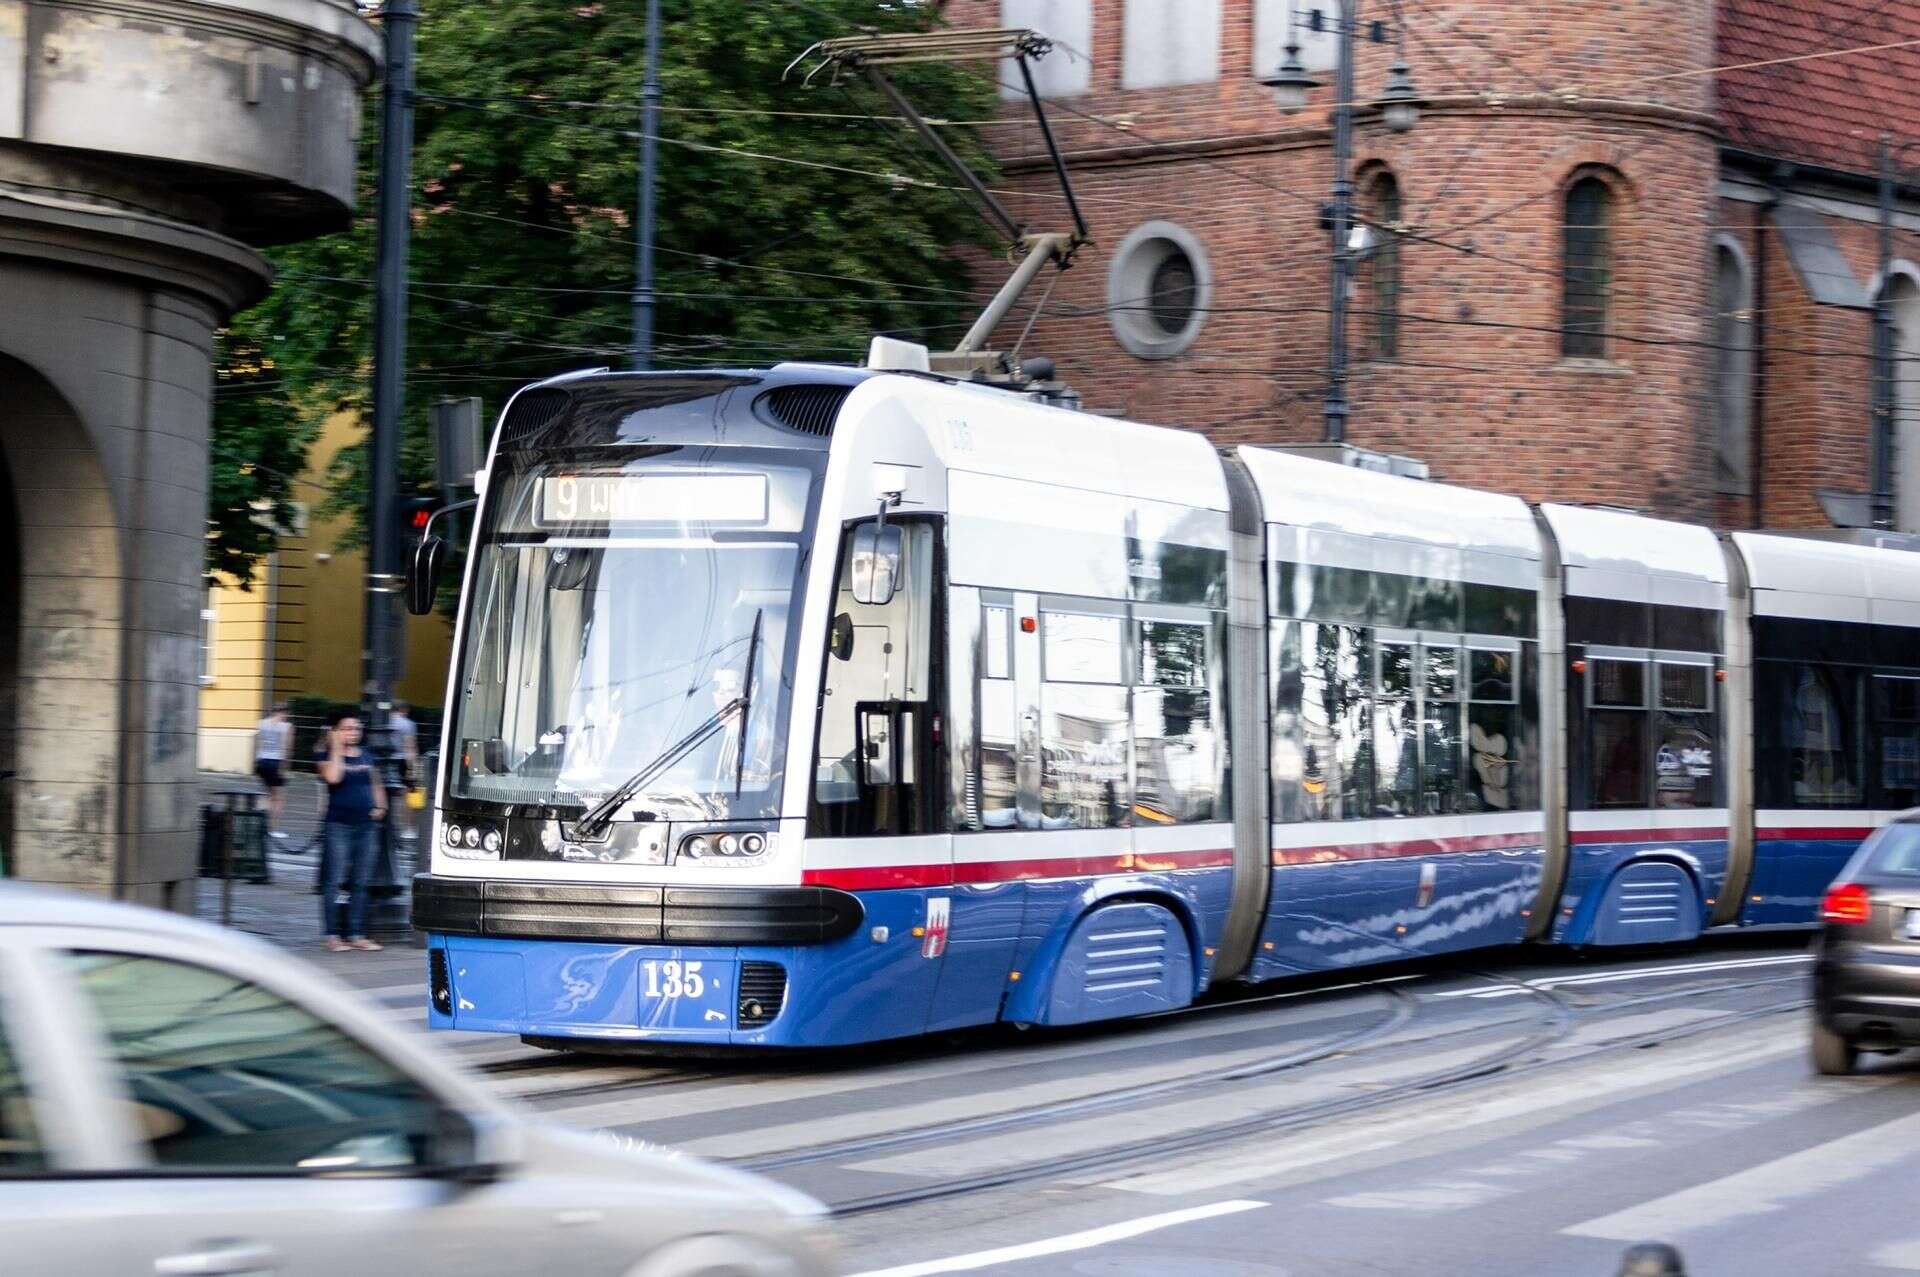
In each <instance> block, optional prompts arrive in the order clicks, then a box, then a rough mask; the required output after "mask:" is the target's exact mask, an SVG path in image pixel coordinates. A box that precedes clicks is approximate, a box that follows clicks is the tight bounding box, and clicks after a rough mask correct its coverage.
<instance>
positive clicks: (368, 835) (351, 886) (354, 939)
mask: <svg viewBox="0 0 1920 1277" xmlns="http://www.w3.org/2000/svg"><path fill="white" fill-rule="evenodd" d="M360 737H361V730H360V718H359V716H358V715H357V714H355V713H354V711H352V710H351V709H336V710H334V711H333V712H332V713H330V714H328V715H327V730H326V733H325V734H324V735H323V736H322V737H321V738H320V743H319V745H318V746H317V747H316V748H315V749H314V757H315V760H316V761H317V763H318V764H319V773H320V779H321V780H323V781H325V782H326V783H327V819H326V828H325V837H324V841H323V844H322V845H323V850H322V851H321V853H320V854H321V856H322V858H323V859H322V860H321V866H320V930H321V933H322V934H323V935H325V936H326V945H327V948H328V949H330V950H332V951H333V952H335V953H339V952H342V951H344V950H347V949H365V950H368V951H370V952H371V951H373V950H377V949H379V948H380V947H381V946H380V945H378V944H376V943H375V942H374V941H372V940H369V939H368V938H367V883H368V880H369V879H370V878H371V877H372V876H373V857H374V850H375V844H374V835H375V833H376V832H377V831H378V830H379V828H380V825H381V822H383V821H384V820H385V819H386V817H387V796H386V793H385V790H384V787H383V786H381V785H380V784H378V783H377V777H376V775H375V770H376V769H375V766H374V761H373V756H372V755H371V754H369V753H368V752H367V751H366V750H365V749H364V748H362V747H361V743H360ZM342 886H345V888H346V891H347V908H346V918H345V922H344V924H343V923H342V922H341V920H340V916H339V912H338V911H337V910H336V909H335V908H334V901H335V900H337V899H338V898H339V894H340V889H341V887H342ZM343 925H344V928H345V934H344V935H342V934H341V929H342V926H343Z"/></svg>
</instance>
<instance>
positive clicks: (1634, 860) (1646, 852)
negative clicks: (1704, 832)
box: [1552, 833, 1727, 945]
mask: <svg viewBox="0 0 1920 1277" xmlns="http://www.w3.org/2000/svg"><path fill="white" fill-rule="evenodd" d="M1573 837H1574V843H1573V846H1572V849H1571V855H1570V857H1569V859H1568V865H1567V881H1566V885H1565V887H1564V888H1563V889H1562V891H1561V894H1560V915H1559V917H1557V918H1556V919H1554V926H1553V932H1552V935H1553V939H1554V940H1556V941H1558V942H1559V943H1561V944H1569V945H1630V944H1672V943H1677V942H1682V941H1687V940H1692V939H1695V938H1696V937H1698V936H1699V934H1700V933H1701V931H1703V930H1704V929H1705V928H1706V926H1707V920H1708V917H1709V916H1710V915H1711V914H1712V912H1713V907H1714V906H1713V902H1714V901H1715V900H1717V899H1718V898H1719V895H1720V891H1721V888H1722V887H1724V886H1725V884H1726V879H1727V841H1726V839H1725V838H1724V837H1718V838H1687V839H1682V840H1673V841H1656V840H1647V839H1644V838H1637V837H1636V838H1630V839H1625V840H1621V841H1600V840H1597V839H1594V838H1593V837H1592V835H1590V834H1580V833H1576V834H1575V835H1574V836H1573Z"/></svg>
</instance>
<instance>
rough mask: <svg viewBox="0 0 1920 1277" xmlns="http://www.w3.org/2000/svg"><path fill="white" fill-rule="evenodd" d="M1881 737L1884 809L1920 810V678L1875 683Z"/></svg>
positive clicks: (1879, 679) (1889, 677) (1889, 678)
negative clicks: (1919, 807) (1916, 808)
mask: <svg viewBox="0 0 1920 1277" xmlns="http://www.w3.org/2000/svg"><path fill="white" fill-rule="evenodd" d="M1873 685H1874V699H1875V702H1876V704H1875V710H1876V716H1877V718H1878V720H1879V734H1880V795H1881V796H1880V801H1879V803H1878V805H1879V806H1882V807H1913V806H1920V678H1912V677H1904V676H1899V675H1887V674H1882V675H1880V676H1878V677H1876V678H1875V679H1874V680H1873Z"/></svg>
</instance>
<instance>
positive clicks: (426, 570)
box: [407, 537, 447, 616]
mask: <svg viewBox="0 0 1920 1277" xmlns="http://www.w3.org/2000/svg"><path fill="white" fill-rule="evenodd" d="M446 561H447V543H446V540H445V539H444V538H442V537H427V538H425V539H424V540H422V541H421V542H420V544H419V545H416V546H414V547H413V557H412V558H410V559H408V560H407V611H409V612H411V613H413V614H414V615H415V616H425V615H426V614H427V613H429V612H431V611H433V600H434V596H435V595H437V594H439V592H440V569H441V567H442V566H443V565H444V564H445V563H446Z"/></svg>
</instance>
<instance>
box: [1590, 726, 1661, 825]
mask: <svg viewBox="0 0 1920 1277" xmlns="http://www.w3.org/2000/svg"><path fill="white" fill-rule="evenodd" d="M1587 729H1588V731H1587V739H1588V741H1589V742H1590V744H1591V749H1590V750H1589V752H1588V758H1589V760H1590V761H1589V769H1590V771H1591V773H1592V778H1593V779H1592V784H1593V792H1592V796H1591V797H1592V804H1591V805H1592V806H1594V807H1644V806H1646V805H1647V741H1646V713H1645V711H1643V710H1631V709H1596V710H1593V711H1592V712H1591V713H1590V714H1589V716H1588V719H1587Z"/></svg>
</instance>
